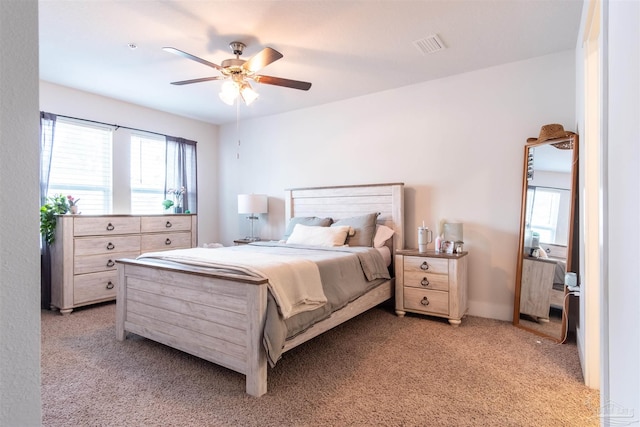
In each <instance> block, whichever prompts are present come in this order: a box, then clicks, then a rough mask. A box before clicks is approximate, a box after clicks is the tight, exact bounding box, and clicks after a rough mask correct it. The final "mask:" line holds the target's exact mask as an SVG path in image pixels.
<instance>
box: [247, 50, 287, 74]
mask: <svg viewBox="0 0 640 427" xmlns="http://www.w3.org/2000/svg"><path fill="white" fill-rule="evenodd" d="M280 58H282V54H281V53H280V52H278V51H277V50H275V49H271V48H270V47H265V48H264V49H262V50H261V51H260V52H258V53H256V54H255V55H253V56H252V57H251V59H249V60H248V61H247V62H245V63H244V64H242V68H244V69H245V70H246V71H248V72H250V73H255V72H257V71H259V70H261V69H263V68H264V67H266V66H267V65H269V64H271V63H272V62H275V61H277V60H278V59H280Z"/></svg>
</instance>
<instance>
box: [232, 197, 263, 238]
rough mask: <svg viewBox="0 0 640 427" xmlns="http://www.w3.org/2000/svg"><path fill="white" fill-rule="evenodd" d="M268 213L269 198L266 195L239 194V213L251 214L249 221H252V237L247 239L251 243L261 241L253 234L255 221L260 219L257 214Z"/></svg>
mask: <svg viewBox="0 0 640 427" xmlns="http://www.w3.org/2000/svg"><path fill="white" fill-rule="evenodd" d="M267 212H268V198H267V195H266V194H238V213H239V214H249V216H248V217H247V219H248V220H249V221H251V235H250V236H249V237H247V240H248V241H250V242H255V241H258V240H260V237H256V236H255V235H254V233H253V227H254V221H255V220H257V219H259V217H258V216H257V215H256V214H261V213H267Z"/></svg>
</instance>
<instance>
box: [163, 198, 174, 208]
mask: <svg viewBox="0 0 640 427" xmlns="http://www.w3.org/2000/svg"><path fill="white" fill-rule="evenodd" d="M162 206H164V208H165V209H167V210H168V209H171V206H173V200H169V199H167V200H165V201H163V202H162Z"/></svg>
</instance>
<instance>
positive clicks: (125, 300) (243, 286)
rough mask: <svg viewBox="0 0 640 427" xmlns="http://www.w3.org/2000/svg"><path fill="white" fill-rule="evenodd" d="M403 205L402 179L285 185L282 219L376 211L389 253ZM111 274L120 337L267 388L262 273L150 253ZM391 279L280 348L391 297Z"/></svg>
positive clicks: (121, 263)
mask: <svg viewBox="0 0 640 427" xmlns="http://www.w3.org/2000/svg"><path fill="white" fill-rule="evenodd" d="M403 206H404V185H403V184H401V183H396V184H375V185H357V186H340V187H318V188H297V189H288V190H286V217H287V221H288V219H289V218H292V217H295V216H314V215H315V216H321V217H332V218H334V219H340V218H347V217H351V216H359V215H365V214H368V213H371V212H380V215H379V217H378V223H379V224H384V225H386V226H388V227H390V228H393V229H394V230H395V234H394V236H393V239H392V240H393V242H392V245H393V246H392V247H391V248H390V249H391V250H392V252H391V255H392V256H391V258H392V259H393V258H394V257H393V253H394V252H393V250H394V249H401V248H403V247H404V226H403V215H404V212H403ZM392 271H393V270H392ZM118 275H119V277H118V292H117V299H116V338H117V339H118V340H119V341H123V340H124V339H125V337H126V333H127V332H132V333H134V334H137V335H140V336H143V337H146V338H149V339H151V340H154V341H157V342H160V343H162V344H165V345H167V346H170V347H173V348H176V349H179V350H181V351H184V352H187V353H190V354H192V355H194V356H197V357H200V358H202V359H205V360H208V361H210V362H213V363H216V364H218V365H221V366H224V367H226V368H229V369H232V370H234V371H236V372H239V373H241V374H244V375H245V376H246V392H247V393H248V394H250V395H252V396H256V397H259V396H261V395H263V394H265V393H266V392H267V357H266V353H265V350H264V348H263V346H262V332H263V328H264V323H265V316H266V307H267V280H266V279H260V278H251V277H246V276H240V275H234V274H221V273H216V274H213V273H211V272H208V271H206V270H204V269H200V268H197V267H190V266H180V267H175V266H170V265H167V264H163V263H162V262H158V261H152V260H118ZM393 276H395V275H393ZM394 283H395V277H393V278H392V279H391V280H388V281H386V282H384V283H383V284H382V285H380V286H378V287H376V288H375V289H373V290H371V291H370V292H368V293H367V294H365V295H363V296H362V297H360V298H358V299H357V300H355V301H353V302H352V303H350V304H349V305H347V306H346V307H344V308H342V309H341V310H338V311H337V312H335V313H333V314H332V315H331V316H330V317H329V318H327V319H325V320H323V321H321V322H319V323H317V324H315V325H314V326H313V327H311V328H309V329H308V330H307V331H306V332H304V333H301V334H299V335H297V336H296V337H295V338H293V339H291V340H287V341H286V344H285V348H284V351H288V350H290V349H292V348H294V347H296V346H298V345H300V344H302V343H304V342H306V341H308V340H310V339H311V338H313V337H316V336H318V335H320V334H321V333H323V332H325V331H327V330H329V329H331V328H333V327H335V326H337V325H339V324H341V323H343V322H345V321H347V320H349V319H351V318H353V317H355V316H357V315H358V314H360V313H363V312H365V311H367V310H369V309H370V308H372V307H375V306H376V305H378V304H380V303H382V302H384V301H386V300H388V299H390V298H391V297H392V295H393V292H394Z"/></svg>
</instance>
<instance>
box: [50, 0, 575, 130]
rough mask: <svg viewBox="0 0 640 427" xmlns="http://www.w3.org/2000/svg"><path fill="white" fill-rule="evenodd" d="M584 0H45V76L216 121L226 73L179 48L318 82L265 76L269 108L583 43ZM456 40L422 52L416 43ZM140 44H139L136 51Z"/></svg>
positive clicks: (231, 112) (263, 95)
mask: <svg viewBox="0 0 640 427" xmlns="http://www.w3.org/2000/svg"><path fill="white" fill-rule="evenodd" d="M581 11H582V0H468V1H463V0H448V1H447V0H444V1H435V0H423V1H403V0H368V1H367V0H358V1H350V0H344V1H342V0H341V1H327V0H322V1H320V0H317V1H312V0H306V1H303V0H299V1H293V0H291V1H285V0H281V1H258V0H254V1H241V0H227V1H204V0H199V1H169V0H118V1H115V0H90V1H89V0H75V1H69V0H40V2H39V14H40V78H41V79H42V80H45V81H49V82H52V83H56V84H60V85H63V86H68V87H72V88H76V89H80V90H84V91H87V92H92V93H96V94H99V95H103V96H108V97H111V98H115V99H119V100H123V101H127V102H131V103H134V104H139V105H143V106H146V107H150V108H154V109H157V110H162V111H167V112H170V113H174V114H178V115H181V116H186V117H190V118H194V119H198V120H202V121H206V122H210V123H214V124H223V123H228V122H232V121H235V119H236V108H235V107H233V106H228V105H226V104H224V103H223V102H222V101H221V100H220V99H219V98H218V92H219V91H220V85H221V82H220V81H211V82H205V83H196V84H192V85H187V86H175V85H171V84H169V82H172V81H176V80H187V79H193V78H200V77H208V76H216V75H219V72H218V71H216V70H215V69H213V68H209V67H207V66H205V65H203V64H200V63H197V62H195V61H190V60H188V59H184V58H181V57H179V56H176V55H173V54H170V53H167V52H165V51H163V50H162V47H164V46H172V47H175V48H177V49H180V50H183V51H186V52H189V53H191V54H193V55H195V56H198V57H201V58H204V59H206V60H208V61H210V62H213V63H216V64H220V63H221V62H222V61H223V60H224V59H228V58H232V57H233V55H232V53H231V50H230V49H229V43H230V42H232V41H235V40H237V41H241V42H243V43H245V44H246V45H247V48H246V49H245V52H244V55H243V56H242V58H244V59H248V58H250V57H251V56H253V55H254V54H256V53H258V52H259V51H260V50H262V49H263V48H264V47H266V46H269V47H272V48H274V49H276V50H278V51H279V52H281V53H282V54H283V55H284V57H283V58H282V59H280V60H278V61H276V62H274V63H272V64H271V65H269V66H267V67H266V68H264V70H262V71H261V74H267V75H271V76H276V77H284V78H289V79H294V80H303V81H308V82H311V83H313V86H312V87H311V89H310V90H309V91H308V92H305V91H300V90H295V89H288V88H283V87H277V86H270V85H265V84H254V89H256V91H257V92H259V93H260V98H259V99H258V101H256V102H255V103H254V104H253V105H251V106H250V107H245V106H242V107H241V109H240V112H239V114H240V116H241V118H250V117H259V116H266V115H270V114H277V113H282V112H285V111H291V110H295V109H299V108H305V107H310V106H314V105H320V104H325V103H329V102H334V101H339V100H342V99H347V98H352V97H356V96H361V95H366V94H369V93H374V92H379V91H384V90H389V89H394V88H397V87H401V86H406V85H411V84H416V83H420V82H424V81H428V80H432V79H437V78H441V77H445V76H449V75H454V74H459V73H464V72H468V71H472V70H478V69H482V68H486V67H490V66H494V65H499V64H505V63H508V62H514V61H519V60H524V59H527V58H532V57H536V56H541V55H546V54H550V53H553V52H559V51H563V50H567V49H573V48H575V46H576V42H577V34H578V27H579V22H580V15H581ZM432 34H438V36H439V37H440V39H441V40H442V41H443V42H444V44H445V45H446V46H447V49H446V50H442V51H439V52H436V53H432V54H423V53H422V52H421V51H420V50H419V49H418V48H417V47H416V46H415V45H414V41H416V40H418V39H422V38H425V37H427V36H429V35H432ZM129 43H135V44H136V45H137V46H138V47H137V49H135V50H132V49H130V48H129V46H128V45H129Z"/></svg>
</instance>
